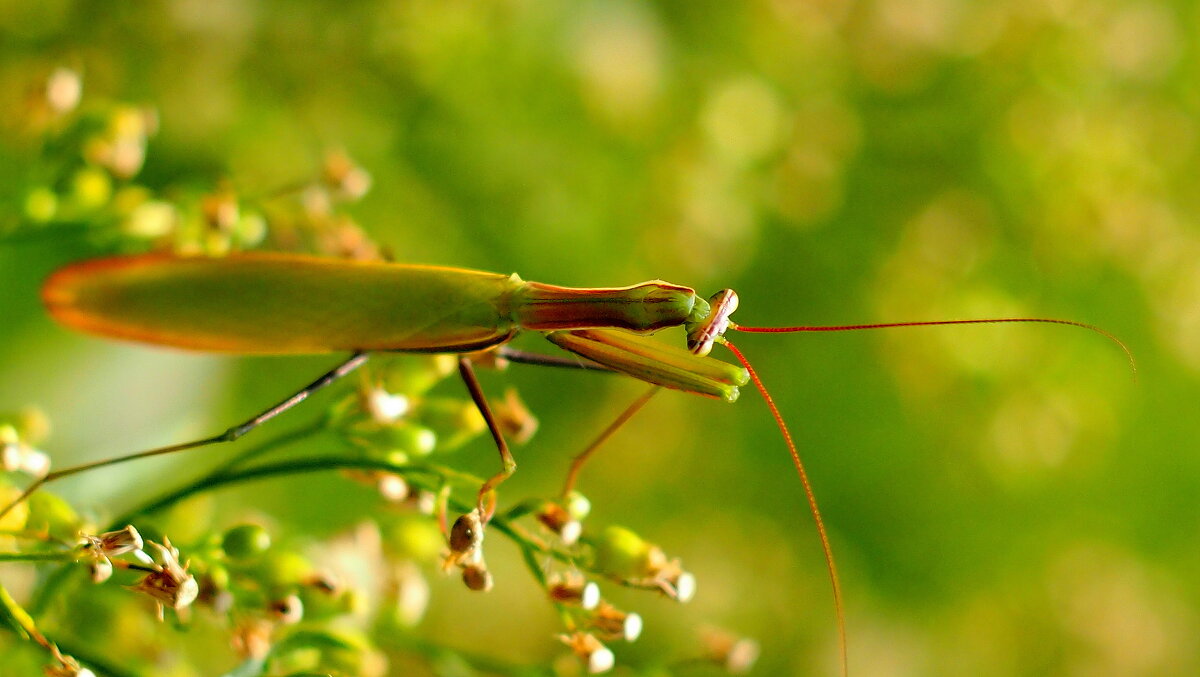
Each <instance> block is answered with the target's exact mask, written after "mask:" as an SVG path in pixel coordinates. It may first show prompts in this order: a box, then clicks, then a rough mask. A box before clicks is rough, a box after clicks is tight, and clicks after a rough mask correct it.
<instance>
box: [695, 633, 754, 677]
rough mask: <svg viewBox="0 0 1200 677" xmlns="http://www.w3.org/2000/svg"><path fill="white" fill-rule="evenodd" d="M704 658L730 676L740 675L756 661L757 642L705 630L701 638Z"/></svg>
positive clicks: (747, 670) (748, 669)
mask: <svg viewBox="0 0 1200 677" xmlns="http://www.w3.org/2000/svg"><path fill="white" fill-rule="evenodd" d="M701 641H702V642H703V643H704V645H705V648H704V657H705V659H706V660H708V661H709V662H711V663H714V664H716V665H719V666H721V668H723V669H724V670H725V671H726V672H728V673H730V674H732V675H742V674H745V673H747V672H749V671H750V669H751V668H753V667H754V663H755V661H757V660H758V654H759V647H758V642H756V641H754V640H753V639H750V638H748V637H736V636H734V635H732V634H730V633H728V632H726V631H724V630H707V631H705V632H704V633H703V635H702V636H701Z"/></svg>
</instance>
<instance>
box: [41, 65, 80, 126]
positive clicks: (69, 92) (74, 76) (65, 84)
mask: <svg viewBox="0 0 1200 677" xmlns="http://www.w3.org/2000/svg"><path fill="white" fill-rule="evenodd" d="M82 96H83V79H82V78H80V77H79V73H78V72H76V71H74V70H72V69H70V68H66V67H63V66H59V67H58V68H55V69H54V72H53V73H51V74H50V77H49V78H48V79H47V80H46V103H48V104H49V105H50V108H51V109H53V110H54V112H55V113H59V114H62V113H69V112H71V111H72V110H74V108H75V107H76V106H78V105H79V100H80V98H82Z"/></svg>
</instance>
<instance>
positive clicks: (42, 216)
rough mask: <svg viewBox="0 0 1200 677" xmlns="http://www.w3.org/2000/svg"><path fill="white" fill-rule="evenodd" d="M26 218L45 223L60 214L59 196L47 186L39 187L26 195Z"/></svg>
mask: <svg viewBox="0 0 1200 677" xmlns="http://www.w3.org/2000/svg"><path fill="white" fill-rule="evenodd" d="M24 212H25V218H27V219H29V220H30V221H34V222H36V223H45V222H47V221H49V220H50V219H53V218H54V215H55V214H56V213H57V212H58V196H57V195H55V194H54V191H52V190H50V189H49V188H47V187H45V186H38V187H36V188H34V189H33V190H31V191H29V192H28V193H27V194H26V195H25V210H24Z"/></svg>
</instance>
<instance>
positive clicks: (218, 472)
mask: <svg viewBox="0 0 1200 677" xmlns="http://www.w3.org/2000/svg"><path fill="white" fill-rule="evenodd" d="M324 427H325V421H324V420H320V421H318V422H316V423H314V424H312V425H308V426H303V427H300V428H293V429H292V430H289V431H287V432H284V433H280V434H279V435H276V436H275V437H272V438H269V439H266V440H263V441H262V442H261V443H259V444H257V445H255V446H253V447H249V448H247V449H245V450H244V451H242V452H241V453H239V454H237V455H235V456H233V457H232V458H230V459H229V460H227V461H225V462H224V463H222V464H220V465H218V466H217V467H215V468H213V469H212V470H210V471H209V472H208V474H207V475H205V476H204V478H202V480H203V479H208V478H213V477H221V476H223V475H225V474H227V473H230V472H232V471H233V470H234V469H236V468H237V467H238V466H241V465H244V464H245V463H247V462H249V461H252V460H254V459H257V458H261V457H262V456H264V455H266V454H268V453H270V452H272V451H275V450H276V449H279V448H282V447H285V446H287V445H289V444H293V443H295V442H299V441H300V440H303V439H305V438H306V437H310V436H312V435H315V434H316V433H318V432H320V431H321V430H322V429H324ZM202 480H198V481H202ZM193 484H195V483H194V482H193V483H192V484H189V485H187V486H188V487H190V486H192V485H193ZM177 491H178V490H177ZM174 493H175V492H171V493H168V494H164V495H162V496H159V497H158V498H155V499H151V500H150V501H149V502H147V503H144V504H142V505H141V506H138V507H136V508H133V509H131V510H129V511H127V512H125V513H124V514H123V515H121V516H120V517H118V518H117V519H115V520H113V521H112V523H111V524H110V525H109V526H108V530H114V529H120V528H121V527H123V526H125V525H126V524H129V523H130V522H132V521H133V518H134V517H137V516H139V515H145V514H148V513H151V512H154V508H153V506H154V505H155V504H157V503H158V502H159V501H161V500H162V499H164V498H167V497H170V496H173V495H174Z"/></svg>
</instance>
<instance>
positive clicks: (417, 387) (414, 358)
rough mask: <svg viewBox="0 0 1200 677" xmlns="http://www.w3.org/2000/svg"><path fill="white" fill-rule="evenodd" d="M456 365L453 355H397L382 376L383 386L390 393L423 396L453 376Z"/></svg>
mask: <svg viewBox="0 0 1200 677" xmlns="http://www.w3.org/2000/svg"><path fill="white" fill-rule="evenodd" d="M457 365H458V362H457V359H456V358H455V357H454V356H453V355H398V356H396V357H395V359H394V360H393V361H392V362H390V363H389V368H388V370H387V371H386V372H385V373H384V375H383V386H384V388H385V389H387V391H388V392H392V393H403V394H405V395H408V396H410V397H413V396H419V395H423V394H425V393H427V392H429V389H430V388H432V387H434V386H435V385H437V384H438V383H441V382H442V380H443V379H445V378H446V377H447V376H449V375H450V374H453V373H454V370H455V369H456V368H457Z"/></svg>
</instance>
